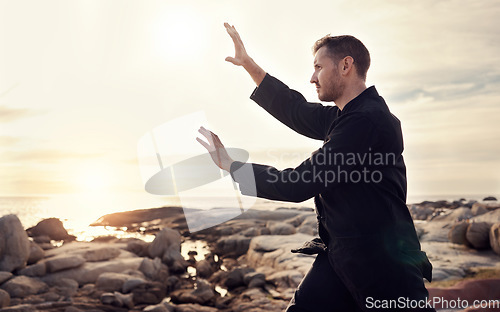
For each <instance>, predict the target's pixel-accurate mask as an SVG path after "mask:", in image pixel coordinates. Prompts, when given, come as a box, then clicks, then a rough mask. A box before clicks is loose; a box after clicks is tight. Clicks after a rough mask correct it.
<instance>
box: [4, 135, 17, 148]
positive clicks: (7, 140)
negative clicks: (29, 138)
mask: <svg viewBox="0 0 500 312" xmlns="http://www.w3.org/2000/svg"><path fill="white" fill-rule="evenodd" d="M19 141H21V138H18V137H12V136H0V147H1V148H5V147H9V146H13V145H15V144H17V143H18V142H19Z"/></svg>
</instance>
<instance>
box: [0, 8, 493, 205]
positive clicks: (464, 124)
mask: <svg viewBox="0 0 500 312" xmlns="http://www.w3.org/2000/svg"><path fill="white" fill-rule="evenodd" d="M499 18H500V2H498V1H453V0H447V1H435V0H422V1H405V0H402V1H382V0H374V1H358V0H354V1H352V0H350V1H331V0H329V1H314V2H308V1H288V0H287V1H267V0H265V1H264V0H256V1H198V0H196V1H153V0H150V1H129V0H82V1H76V0H71V1H68V0H61V1H54V0H45V1H38V0H0V45H1V48H0V172H1V173H0V195H4V196H11V195H16V196H23V195H33V194H35V195H36V194H69V193H82V194H84V193H85V192H114V193H130V194H131V193H137V194H141V193H145V191H144V182H143V179H142V178H141V173H140V164H139V161H138V156H137V155H138V142H139V141H140V139H141V138H142V137H143V136H144V135H146V134H147V133H148V132H149V131H151V129H154V128H155V127H158V126H160V125H162V124H165V123H168V122H171V121H172V120H175V119H176V118H182V117H183V116H188V115H189V114H192V113H196V112H202V113H203V114H204V116H205V117H206V120H207V124H206V127H208V128H209V129H211V130H213V131H214V132H216V133H217V134H218V135H219V137H220V138H221V140H222V142H223V143H224V144H225V146H227V147H235V148H241V149H244V150H246V151H248V152H249V153H250V160H251V161H254V162H259V163H265V164H270V165H273V166H276V167H278V168H280V169H283V168H287V167H295V166H297V165H298V164H299V163H300V162H301V161H302V160H304V159H305V158H307V157H309V156H310V154H311V152H313V151H314V150H316V149H317V148H319V147H321V144H322V142H321V141H315V140H311V139H308V138H305V137H302V136H300V135H299V134H297V133H294V132H293V131H291V130H290V129H288V128H287V127H286V126H284V125H282V124H280V123H279V122H278V121H276V120H275V119H273V117H271V116H269V115H267V113H266V112H265V111H264V110H263V109H262V108H260V107H258V105H256V104H255V103H254V102H252V101H251V100H250V99H249V96H250V94H251V92H252V91H253V89H254V87H255V85H254V84H253V81H252V80H251V79H250V77H249V76H248V75H247V74H246V72H245V71H244V70H243V69H242V68H241V67H236V66H234V65H232V64H230V63H228V62H225V61H224V59H225V57H226V56H232V55H233V51H234V49H233V45H232V41H231V40H230V38H229V36H228V35H227V33H226V31H225V29H224V27H223V23H224V22H229V23H230V24H233V25H235V26H236V28H237V30H238V31H239V33H240V35H241V37H242V39H243V41H244V43H245V46H246V48H247V51H248V53H249V54H250V56H251V57H252V58H253V59H254V60H255V61H256V62H257V63H258V64H259V65H260V66H261V67H263V68H264V69H265V70H266V71H267V72H268V73H269V74H271V75H273V76H275V77H277V78H279V79H280V80H282V81H283V82H284V83H286V84H287V85H288V86H290V87H291V88H293V89H295V90H297V91H299V92H301V93H302V94H303V95H304V96H305V97H306V98H307V99H308V100H309V101H312V102H316V101H318V99H317V95H316V91H315V88H314V85H312V84H310V83H309V80H310V77H311V75H312V72H313V66H312V62H313V55H312V53H311V46H312V44H313V43H314V42H315V41H316V40H317V39H319V38H320V37H322V36H324V35H326V34H331V35H341V34H350V35H354V36H356V37H357V38H359V39H360V40H361V41H363V43H364V44H365V45H366V46H367V48H368V50H369V51H370V53H371V59H372V64H371V67H370V70H369V72H368V78H367V85H368V86H370V85H375V86H376V88H377V90H378V91H379V93H380V94H381V95H382V96H383V97H384V98H385V100H386V102H387V103H388V105H389V108H390V109H391V111H392V113H393V114H395V115H396V116H397V117H398V118H399V119H400V120H401V124H402V128H403V133H404V140H405V151H404V154H403V155H404V157H405V161H406V165H407V176H408V194H409V196H412V195H413V196H416V195H443V194H446V195H456V196H466V195H468V194H485V195H487V194H492V195H497V194H498V195H500V160H499V159H500V157H499V156H500V144H498V142H499V141H500V131H499V130H500V105H499V104H500V103H499V100H500V40H499V38H500V28H498V19H499ZM325 104H328V105H332V103H325ZM187 126H188V125H186V127H187ZM184 130H189V129H187V128H186V129H179V132H182V131H184ZM174 134H175V133H174ZM160 139H161V138H160ZM190 144H195V142H194V140H193V141H192V142H187V141H186V142H181V143H179V144H177V145H175V146H173V147H171V149H174V150H171V151H168V152H169V153H173V154H175V153H179V152H182V151H178V150H175V149H176V148H178V149H181V150H182V149H183V148H184V145H185V146H188V145H189V146H191V145H190ZM197 148H199V152H200V153H201V152H203V150H202V147H201V146H198V147H197ZM195 151H196V149H195Z"/></svg>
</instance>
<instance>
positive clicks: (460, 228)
mask: <svg viewBox="0 0 500 312" xmlns="http://www.w3.org/2000/svg"><path fill="white" fill-rule="evenodd" d="M468 227H469V222H467V221H461V222H457V223H455V224H454V225H453V226H452V227H451V230H450V231H449V232H448V239H449V241H450V242H451V243H453V244H460V245H469V242H468V241H467V238H465V233H467V228H468Z"/></svg>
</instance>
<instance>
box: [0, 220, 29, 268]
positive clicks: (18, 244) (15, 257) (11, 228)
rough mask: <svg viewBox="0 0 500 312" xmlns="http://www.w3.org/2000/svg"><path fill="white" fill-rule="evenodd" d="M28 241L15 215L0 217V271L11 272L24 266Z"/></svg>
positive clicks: (26, 259)
mask: <svg viewBox="0 0 500 312" xmlns="http://www.w3.org/2000/svg"><path fill="white" fill-rule="evenodd" d="M29 254H30V242H29V239H28V236H27V235H26V232H25V231H24V228H23V225H22V224H21V221H19V218H18V217H17V216H16V215H13V214H11V215H6V216H3V217H1V218H0V271H7V272H12V271H14V270H15V269H21V268H23V267H24V266H26V263H27V262H28V258H29Z"/></svg>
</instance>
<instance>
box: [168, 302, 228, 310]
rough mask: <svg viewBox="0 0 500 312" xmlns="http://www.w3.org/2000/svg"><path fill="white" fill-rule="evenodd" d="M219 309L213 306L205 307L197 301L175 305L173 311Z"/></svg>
mask: <svg viewBox="0 0 500 312" xmlns="http://www.w3.org/2000/svg"><path fill="white" fill-rule="evenodd" d="M218 311H219V309H217V308H214V307H206V306H202V305H199V304H197V303H185V304H178V305H176V306H175V312H218Z"/></svg>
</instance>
